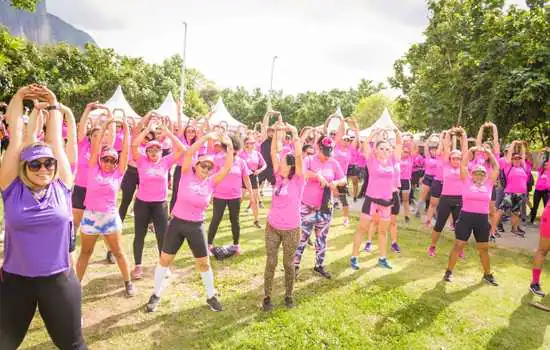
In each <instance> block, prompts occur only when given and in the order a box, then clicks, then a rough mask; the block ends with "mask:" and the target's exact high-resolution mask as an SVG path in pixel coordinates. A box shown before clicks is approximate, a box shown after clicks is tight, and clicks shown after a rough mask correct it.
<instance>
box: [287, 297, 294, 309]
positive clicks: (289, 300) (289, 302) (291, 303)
mask: <svg viewBox="0 0 550 350" xmlns="http://www.w3.org/2000/svg"><path fill="white" fill-rule="evenodd" d="M285 305H286V307H287V308H289V309H292V308H294V307H295V306H296V304H294V299H292V297H285Z"/></svg>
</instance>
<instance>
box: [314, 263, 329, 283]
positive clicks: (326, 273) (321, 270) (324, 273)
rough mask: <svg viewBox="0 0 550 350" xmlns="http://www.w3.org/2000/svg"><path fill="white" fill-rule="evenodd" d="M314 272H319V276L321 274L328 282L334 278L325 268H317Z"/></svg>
mask: <svg viewBox="0 0 550 350" xmlns="http://www.w3.org/2000/svg"><path fill="white" fill-rule="evenodd" d="M313 271H314V272H317V273H318V274H320V275H321V276H323V277H324V278H326V279H328V280H329V279H331V278H332V275H331V274H330V272H328V271H326V270H325V268H324V267H323V266H315V267H314V268H313Z"/></svg>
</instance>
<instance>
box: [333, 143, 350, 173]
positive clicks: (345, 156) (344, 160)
mask: <svg viewBox="0 0 550 350" xmlns="http://www.w3.org/2000/svg"><path fill="white" fill-rule="evenodd" d="M352 155H353V147H352V146H351V145H349V146H347V147H342V146H340V144H336V147H334V153H333V157H334V159H336V161H338V164H340V168H342V171H344V172H347V170H348V166H349V163H350V161H351V157H352Z"/></svg>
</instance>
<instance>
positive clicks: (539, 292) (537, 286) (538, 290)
mask: <svg viewBox="0 0 550 350" xmlns="http://www.w3.org/2000/svg"><path fill="white" fill-rule="evenodd" d="M529 289H530V290H531V292H532V293H533V294H536V295H538V296H541V297H544V296H545V295H546V294H544V292H543V291H542V289H541V288H540V284H538V283H531V285H530V286H529Z"/></svg>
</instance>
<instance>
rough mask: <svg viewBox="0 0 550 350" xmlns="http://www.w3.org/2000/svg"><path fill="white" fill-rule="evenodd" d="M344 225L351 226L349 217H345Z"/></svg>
mask: <svg viewBox="0 0 550 350" xmlns="http://www.w3.org/2000/svg"><path fill="white" fill-rule="evenodd" d="M344 227H349V218H345V219H344Z"/></svg>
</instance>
